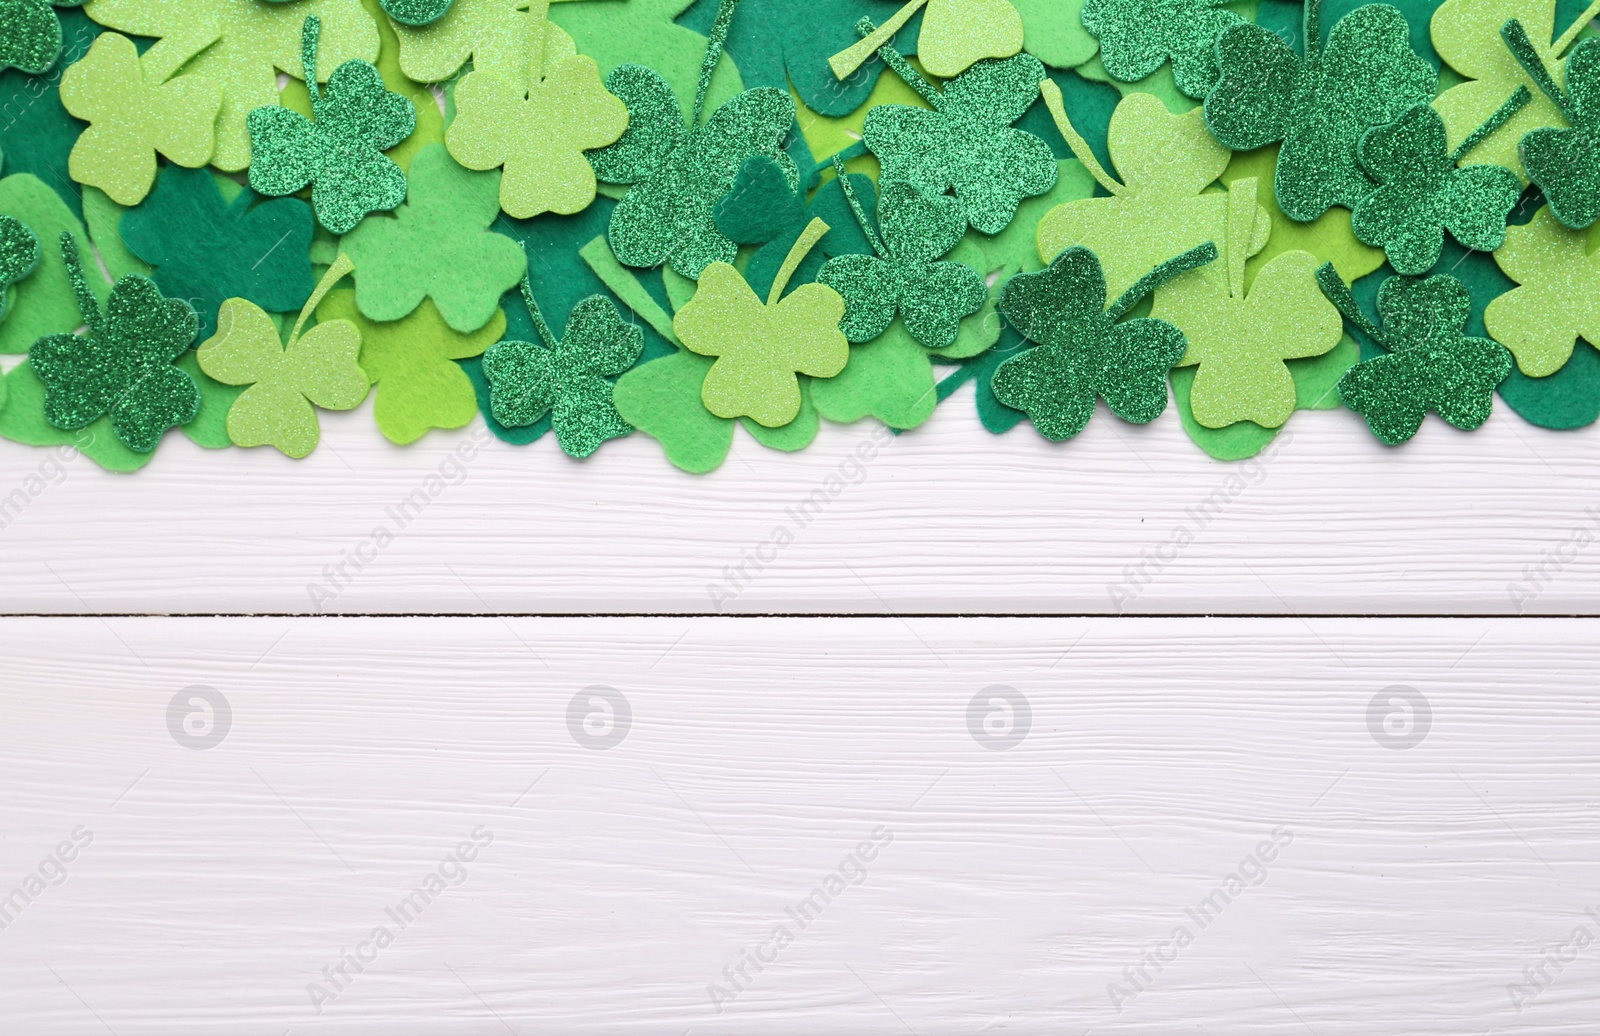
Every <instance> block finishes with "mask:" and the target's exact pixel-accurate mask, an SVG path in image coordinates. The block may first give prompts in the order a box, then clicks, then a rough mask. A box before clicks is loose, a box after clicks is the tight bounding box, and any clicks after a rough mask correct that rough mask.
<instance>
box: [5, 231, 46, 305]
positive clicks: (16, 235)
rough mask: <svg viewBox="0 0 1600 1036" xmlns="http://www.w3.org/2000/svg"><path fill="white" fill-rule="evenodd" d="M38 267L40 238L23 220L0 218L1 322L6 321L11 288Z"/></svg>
mask: <svg viewBox="0 0 1600 1036" xmlns="http://www.w3.org/2000/svg"><path fill="white" fill-rule="evenodd" d="M38 265H39V239H38V237H36V236H35V235H34V233H33V231H31V230H29V229H28V226H27V224H25V223H23V222H22V221H21V220H19V219H14V218H12V217H10V216H0V320H4V319H5V315H6V305H7V303H8V302H9V301H10V299H11V286H12V285H13V284H15V283H17V282H18V281H20V280H22V279H24V278H26V277H27V276H28V274H30V273H32V272H33V268H34V267H35V266H38Z"/></svg>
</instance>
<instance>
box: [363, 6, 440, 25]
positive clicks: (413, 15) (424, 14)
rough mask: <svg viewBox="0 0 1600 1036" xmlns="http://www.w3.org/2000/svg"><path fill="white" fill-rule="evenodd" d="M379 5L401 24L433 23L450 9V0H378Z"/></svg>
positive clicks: (385, 12)
mask: <svg viewBox="0 0 1600 1036" xmlns="http://www.w3.org/2000/svg"><path fill="white" fill-rule="evenodd" d="M378 6H379V7H382V8H383V13H384V14H387V15H388V16H389V17H390V18H393V19H394V20H395V21H396V22H398V23H400V24H401V25H413V26H417V25H432V24H433V23H434V22H436V21H438V20H439V19H440V18H443V17H444V16H445V13H446V12H447V11H449V10H450V0H378Z"/></svg>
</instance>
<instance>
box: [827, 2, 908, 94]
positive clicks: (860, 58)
mask: <svg viewBox="0 0 1600 1036" xmlns="http://www.w3.org/2000/svg"><path fill="white" fill-rule="evenodd" d="M927 2H928V0H910V2H909V3H907V4H906V5H905V6H904V7H902V8H900V10H898V11H896V12H895V13H894V15H893V16H892V17H891V18H890V19H889V20H888V21H886V22H884V23H883V25H882V27H880V28H878V29H868V30H867V32H866V33H864V34H863V35H864V36H865V37H866V38H865V39H863V40H862V41H861V42H860V43H857V44H855V45H853V46H851V47H849V48H847V49H845V50H841V51H840V52H839V53H837V54H835V55H834V56H833V57H831V58H829V59H828V67H829V68H831V69H833V77H834V78H835V79H844V78H845V77H847V76H849V75H851V74H852V73H854V72H855V70H856V69H858V68H860V67H861V66H862V64H864V63H865V62H866V60H867V59H868V58H870V57H872V53H873V51H876V50H878V49H879V48H880V47H883V46H884V45H886V44H888V43H890V42H891V41H893V39H894V34H895V33H897V32H899V31H900V27H901V26H903V25H905V23H906V22H908V21H910V20H911V16H912V15H914V14H916V13H917V12H918V11H920V10H922V8H923V6H924V5H925V4H927ZM863 21H865V19H863ZM860 27H861V25H860V23H859V22H858V23H856V28H857V29H860Z"/></svg>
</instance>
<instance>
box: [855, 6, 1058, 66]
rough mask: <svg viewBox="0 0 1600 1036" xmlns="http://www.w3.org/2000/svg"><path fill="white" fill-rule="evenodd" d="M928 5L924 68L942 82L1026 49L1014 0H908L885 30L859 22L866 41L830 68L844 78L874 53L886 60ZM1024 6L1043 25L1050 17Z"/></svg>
mask: <svg viewBox="0 0 1600 1036" xmlns="http://www.w3.org/2000/svg"><path fill="white" fill-rule="evenodd" d="M924 6H926V8H927V13H926V15H924V17H923V19H922V28H921V30H920V31H919V32H918V33H917V53H918V55H919V56H920V57H921V58H922V67H923V68H926V69H927V70H928V72H929V73H930V74H932V75H936V76H938V77H940V78H941V79H950V78H952V77H954V76H958V75H960V74H961V73H963V72H965V71H966V70H967V69H968V68H971V67H972V65H973V64H974V63H976V62H978V61H980V60H982V59H984V58H1009V57H1011V56H1012V55H1013V54H1015V53H1016V52H1017V51H1019V50H1021V49H1022V44H1023V41H1024V39H1025V37H1026V31H1027V30H1026V27H1025V25H1024V23H1023V15H1022V13H1021V12H1019V11H1018V10H1017V9H1016V8H1015V7H1013V6H1012V4H1011V0H906V3H905V4H904V5H903V6H902V7H901V8H900V10H898V11H896V12H895V13H894V14H893V15H891V16H890V18H889V20H888V21H886V22H884V23H883V25H881V26H878V27H876V28H875V27H874V26H873V25H872V23H871V21H870V20H869V19H863V20H862V21H861V22H857V23H856V25H857V31H858V32H860V33H861V36H862V39H861V40H860V42H858V43H856V44H854V45H853V46H851V47H849V48H848V49H846V50H842V51H840V52H839V53H837V54H835V55H834V56H833V57H831V58H829V59H828V67H830V68H832V69H833V74H834V75H835V76H836V77H838V78H839V79H841V80H843V79H848V78H850V76H852V75H854V74H855V71H856V69H857V68H859V67H860V66H861V65H862V64H863V63H864V62H865V61H866V60H867V59H868V58H870V57H872V54H873V52H874V51H877V52H878V54H879V56H882V54H883V49H882V48H884V47H885V46H888V45H889V44H890V43H892V42H893V40H894V36H895V34H896V33H898V32H899V31H900V30H901V29H902V28H904V27H905V25H906V23H908V22H909V21H910V20H911V17H912V15H914V14H916V13H917V12H918V11H919V10H921V9H922V8H923V7H924ZM1024 6H1026V7H1027V8H1029V14H1030V15H1032V16H1033V17H1034V18H1035V19H1037V20H1038V21H1040V22H1044V21H1046V20H1048V19H1049V15H1045V16H1044V17H1040V16H1041V13H1042V12H1041V11H1040V10H1039V7H1038V5H1037V4H1025V5H1024ZM1050 14H1051V15H1054V16H1055V18H1057V19H1059V18H1061V17H1062V16H1063V15H1064V14H1065V12H1064V11H1062V10H1061V9H1060V8H1059V7H1057V8H1054V9H1052V10H1051V11H1050ZM1035 29H1036V32H1035V35H1036V36H1039V35H1040V32H1041V31H1042V30H1040V27H1039V26H1038V25H1037V24H1036V26H1035ZM1041 38H1042V37H1041Z"/></svg>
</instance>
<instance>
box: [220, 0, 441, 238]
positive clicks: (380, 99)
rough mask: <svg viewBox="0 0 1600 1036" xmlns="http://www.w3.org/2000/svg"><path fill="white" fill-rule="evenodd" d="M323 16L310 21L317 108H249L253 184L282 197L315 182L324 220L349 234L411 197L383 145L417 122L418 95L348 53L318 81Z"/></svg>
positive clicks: (307, 54) (304, 57)
mask: <svg viewBox="0 0 1600 1036" xmlns="http://www.w3.org/2000/svg"><path fill="white" fill-rule="evenodd" d="M320 33H321V21H320V19H318V18H317V17H316V16H315V15H312V16H311V17H308V18H307V19H306V22H305V30H304V35H303V37H302V48H303V49H302V54H301V61H302V67H303V68H304V70H305V78H306V84H307V87H308V89H309V90H310V92H311V114H312V117H311V118H310V119H307V118H306V117H305V116H304V115H301V114H300V113H299V112H295V111H290V110H289V109H288V108H282V107H278V106H276V105H273V106H270V107H265V108H257V109H256V110H255V111H253V112H251V113H250V118H249V127H250V149H251V154H252V160H251V163H250V186H251V187H253V188H255V189H256V191H258V192H259V193H261V194H265V195H268V196H269V197H279V196H282V195H285V194H294V193H295V192H296V191H300V190H303V189H304V188H305V187H307V186H308V185H309V186H310V187H311V206H312V208H313V209H315V210H316V213H317V220H318V222H320V223H321V224H322V225H323V226H324V227H326V228H327V229H328V230H329V231H330V232H332V233H334V234H347V233H349V232H350V231H351V230H352V229H354V228H355V225H356V224H357V223H360V222H361V220H362V218H363V217H365V216H366V215H367V214H368V213H370V212H381V211H387V210H390V209H393V208H395V207H397V206H398V205H399V204H400V203H401V202H403V201H405V200H406V174H405V173H403V172H401V171H400V167H399V166H397V165H395V164H394V162H393V161H392V160H391V159H390V158H389V157H388V156H387V155H385V154H384V153H383V152H385V151H387V150H389V149H390V148H392V147H394V146H396V145H397V144H399V143H400V142H401V141H403V140H405V139H406V138H407V137H409V136H410V135H411V131H412V130H413V129H414V128H416V121H417V112H416V109H415V108H413V107H412V106H411V102H410V101H408V100H407V99H406V98H404V97H402V96H400V95H399V94H396V93H390V92H389V91H388V90H387V89H385V88H384V85H383V77H382V76H381V75H380V74H379V73H378V70H377V68H375V67H374V66H373V65H372V64H371V63H370V62H366V61H359V60H354V61H346V62H345V63H344V64H342V65H340V66H339V67H338V68H337V69H335V70H334V72H333V75H331V76H329V77H328V87H327V89H326V90H319V89H318V88H317V86H316V69H317V40H318V37H319V35H320Z"/></svg>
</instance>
